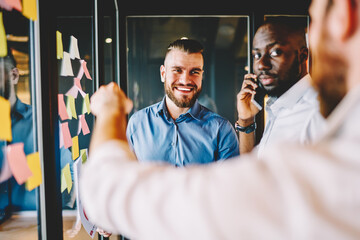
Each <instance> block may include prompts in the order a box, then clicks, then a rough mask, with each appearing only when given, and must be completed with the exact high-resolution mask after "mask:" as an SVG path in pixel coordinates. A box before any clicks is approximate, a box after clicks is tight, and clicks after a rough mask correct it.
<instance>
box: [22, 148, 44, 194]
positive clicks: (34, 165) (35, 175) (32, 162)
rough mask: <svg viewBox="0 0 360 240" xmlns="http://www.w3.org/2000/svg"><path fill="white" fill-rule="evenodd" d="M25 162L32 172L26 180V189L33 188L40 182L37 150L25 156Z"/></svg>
mask: <svg viewBox="0 0 360 240" xmlns="http://www.w3.org/2000/svg"><path fill="white" fill-rule="evenodd" d="M26 160H27V163H28V165H29V168H30V170H31V172H32V176H31V177H30V178H28V180H27V181H26V185H25V186H26V189H27V190H28V191H31V190H33V189H34V188H36V187H38V186H39V185H40V184H41V183H42V175H41V166H40V155H39V153H38V152H36V153H32V154H29V155H27V156H26Z"/></svg>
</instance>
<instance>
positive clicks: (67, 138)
mask: <svg viewBox="0 0 360 240" xmlns="http://www.w3.org/2000/svg"><path fill="white" fill-rule="evenodd" d="M61 131H62V136H63V139H64V147H65V148H69V147H71V146H72V139H71V135H70V130H69V123H68V122H65V123H62V124H61Z"/></svg>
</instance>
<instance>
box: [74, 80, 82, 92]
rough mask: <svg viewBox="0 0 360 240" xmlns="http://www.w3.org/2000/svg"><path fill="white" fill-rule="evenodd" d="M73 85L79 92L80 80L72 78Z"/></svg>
mask: <svg viewBox="0 0 360 240" xmlns="http://www.w3.org/2000/svg"><path fill="white" fill-rule="evenodd" d="M74 85H75V86H76V87H78V88H79V89H80V90H82V88H81V84H80V78H74Z"/></svg>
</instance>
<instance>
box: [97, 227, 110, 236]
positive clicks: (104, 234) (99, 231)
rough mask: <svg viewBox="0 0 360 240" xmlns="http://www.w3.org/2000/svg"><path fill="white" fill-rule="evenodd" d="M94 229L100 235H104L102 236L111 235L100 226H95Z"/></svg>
mask: <svg viewBox="0 0 360 240" xmlns="http://www.w3.org/2000/svg"><path fill="white" fill-rule="evenodd" d="M96 231H97V232H98V233H99V234H100V235H102V236H104V237H110V236H111V235H112V233H110V232H106V231H104V230H103V229H101V228H97V229H96Z"/></svg>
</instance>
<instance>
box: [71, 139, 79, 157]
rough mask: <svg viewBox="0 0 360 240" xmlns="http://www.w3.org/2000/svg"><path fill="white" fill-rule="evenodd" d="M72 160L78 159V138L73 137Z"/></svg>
mask: <svg viewBox="0 0 360 240" xmlns="http://www.w3.org/2000/svg"><path fill="white" fill-rule="evenodd" d="M71 152H72V159H73V160H76V159H77V158H78V157H79V137H78V136H75V137H73V138H72V147H71Z"/></svg>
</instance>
